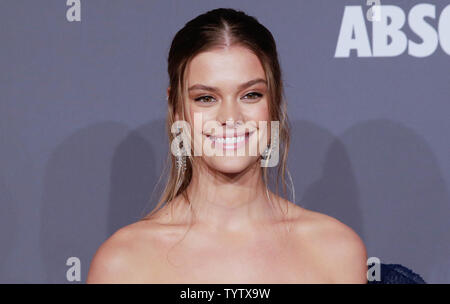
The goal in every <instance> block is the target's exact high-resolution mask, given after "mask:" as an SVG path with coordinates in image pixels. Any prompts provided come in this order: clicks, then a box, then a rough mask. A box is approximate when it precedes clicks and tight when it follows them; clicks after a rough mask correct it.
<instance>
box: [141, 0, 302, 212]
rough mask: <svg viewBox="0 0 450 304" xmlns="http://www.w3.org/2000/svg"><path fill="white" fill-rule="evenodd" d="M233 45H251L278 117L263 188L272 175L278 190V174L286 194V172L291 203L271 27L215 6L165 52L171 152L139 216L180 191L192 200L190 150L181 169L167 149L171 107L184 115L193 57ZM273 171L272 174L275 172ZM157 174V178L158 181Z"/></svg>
mask: <svg viewBox="0 0 450 304" xmlns="http://www.w3.org/2000/svg"><path fill="white" fill-rule="evenodd" d="M235 45H236V46H243V47H245V48H247V49H249V50H250V51H252V52H253V53H254V54H255V55H256V56H257V57H258V58H259V60H260V62H261V64H262V67H263V69H264V72H265V75H266V79H267V84H268V98H269V99H268V109H269V115H270V120H271V121H278V122H279V163H278V165H277V168H278V170H277V174H276V175H275V174H273V173H271V171H272V168H268V167H261V170H262V176H263V180H264V183H265V185H266V189H269V187H270V184H271V180H272V179H273V178H275V181H276V186H275V192H276V193H277V194H278V193H279V180H280V177H281V183H282V189H283V194H284V197H285V198H286V196H287V190H286V186H287V184H286V177H285V176H286V175H287V177H288V178H289V180H290V187H291V192H292V196H293V202H294V203H295V192H294V187H293V184H292V179H291V175H290V173H289V170H288V169H287V165H286V163H287V157H288V150H289V142H290V137H289V133H290V126H289V121H288V116H287V110H286V101H285V96H284V89H283V81H282V75H281V68H280V63H279V60H278V53H277V48H276V44H275V40H274V38H273V36H272V34H271V32H270V31H269V30H268V29H267V28H266V27H264V26H263V25H262V24H260V23H259V22H258V20H257V19H256V18H255V17H252V16H249V15H247V14H246V13H244V12H242V11H239V10H235V9H231V8H217V9H214V10H210V11H208V12H206V13H203V14H201V15H199V16H197V17H196V18H194V19H192V20H191V21H189V22H187V23H186V24H185V26H184V27H183V28H182V29H181V30H179V31H178V32H177V33H176V34H175V36H174V38H173V40H172V44H171V46H170V51H169V56H168V73H169V79H170V80H169V81H170V84H169V86H170V90H169V96H168V100H167V101H168V112H167V121H166V132H167V135H168V138H169V153H168V157H167V159H166V164H165V168H164V172H163V174H162V175H161V177H162V176H163V175H164V173H166V176H167V169H168V168H170V171H169V174H168V176H167V177H166V178H167V181H166V184H165V187H164V190H163V191H162V194H161V195H160V198H159V201H158V203H157V205H156V206H155V207H154V209H153V210H152V211H151V212H150V213H148V214H147V215H146V216H144V217H143V218H141V220H145V219H150V218H151V217H152V215H153V214H154V213H155V212H156V211H157V210H159V209H160V208H161V207H162V206H163V205H164V204H170V202H171V201H172V200H173V199H174V198H175V197H176V196H178V195H180V194H181V195H183V196H184V198H185V199H186V201H187V202H189V204H190V200H189V197H188V195H187V193H186V191H185V189H186V188H187V186H188V185H189V183H190V182H191V178H192V172H193V169H194V166H193V162H194V161H195V159H194V156H193V153H191V155H189V156H186V157H187V158H186V170H185V172H184V173H182V171H181V168H177V166H176V158H175V156H174V155H173V154H172V153H170V143H172V141H173V140H174V138H175V135H174V134H173V133H172V132H171V126H172V124H173V123H174V122H175V113H179V117H181V118H182V119H183V120H186V119H185V108H184V102H183V101H184V98H185V96H187V81H186V75H187V72H186V71H187V68H186V67H187V66H188V65H189V63H190V62H191V60H192V59H193V58H194V57H195V56H196V55H197V54H199V53H201V52H204V51H207V50H210V49H214V48H225V47H230V46H235ZM191 146H192V145H191ZM273 175H275V177H274V176H273ZM161 177H160V180H159V181H161ZM159 181H158V183H159ZM266 194H267V196H268V198H269V199H270V197H269V193H268V191H266Z"/></svg>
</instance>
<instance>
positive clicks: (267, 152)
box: [261, 133, 278, 160]
mask: <svg viewBox="0 0 450 304" xmlns="http://www.w3.org/2000/svg"><path fill="white" fill-rule="evenodd" d="M277 144H278V134H277V133H275V135H274V137H273V139H272V142H271V143H270V145H269V146H267V147H266V148H265V149H264V151H263V152H262V153H261V158H262V159H263V160H268V159H270V158H271V157H272V151H273V149H275V147H277Z"/></svg>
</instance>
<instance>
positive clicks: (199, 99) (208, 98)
mask: <svg viewBox="0 0 450 304" xmlns="http://www.w3.org/2000/svg"><path fill="white" fill-rule="evenodd" d="M211 99H214V98H213V97H212V96H207V95H206V96H200V97H197V98H195V99H194V100H195V101H196V102H199V103H212V101H211Z"/></svg>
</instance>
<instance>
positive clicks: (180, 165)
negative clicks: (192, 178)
mask: <svg viewBox="0 0 450 304" xmlns="http://www.w3.org/2000/svg"><path fill="white" fill-rule="evenodd" d="M181 145H183V142H181ZM185 152H186V150H185V148H184V146H182V147H181V148H180V146H177V152H176V161H175V165H176V168H177V170H180V169H181V174H184V172H185V171H186V153H185Z"/></svg>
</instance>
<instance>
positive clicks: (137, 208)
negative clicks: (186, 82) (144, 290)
mask: <svg viewBox="0 0 450 304" xmlns="http://www.w3.org/2000/svg"><path fill="white" fill-rule="evenodd" d="M161 130H164V122H163V121H155V122H151V123H149V124H147V125H145V126H143V127H141V128H139V129H138V130H134V131H131V132H130V131H129V129H128V127H127V126H126V125H123V124H119V123H116V122H105V123H101V124H96V125H92V126H90V127H87V128H85V129H82V130H79V131H78V132H76V133H75V134H73V135H72V136H70V137H68V138H67V139H66V140H65V141H63V142H62V143H61V144H60V145H59V146H58V147H57V148H56V149H55V151H54V152H53V154H52V155H51V157H50V159H49V161H48V163H47V167H46V170H45V176H44V190H43V197H42V206H43V207H42V209H41V219H42V224H41V231H40V243H41V250H42V257H43V261H44V263H45V269H46V273H47V279H46V282H48V283H68V281H67V280H66V271H67V269H68V268H69V266H66V260H67V259H68V258H69V257H72V256H75V257H78V258H79V259H80V261H81V281H82V282H85V280H86V277H87V274H88V269H89V265H90V262H91V260H92V257H93V256H94V254H95V252H96V250H97V249H98V247H99V246H100V245H101V244H102V243H103V242H104V241H105V240H106V239H107V238H108V237H109V236H110V235H111V234H113V233H114V232H115V231H116V230H117V229H119V228H120V227H123V226H125V225H127V224H131V223H132V222H135V221H136V220H137V219H138V218H139V216H140V215H141V214H142V212H143V210H144V208H145V207H146V206H147V204H148V200H149V197H150V194H151V192H152V190H153V187H154V185H155V184H156V182H157V180H158V178H159V173H160V171H159V170H157V169H158V167H159V166H160V165H161V163H162V161H161V157H165V156H166V154H164V153H166V152H164V151H167V149H163V148H162V147H161V145H162V144H161V138H162V135H161V134H162V133H161V132H164V131H161ZM163 134H165V133H163ZM155 139H156V140H155ZM158 155H159V156H158Z"/></svg>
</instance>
